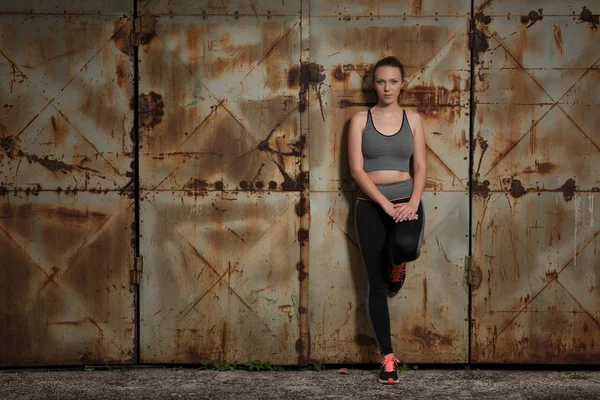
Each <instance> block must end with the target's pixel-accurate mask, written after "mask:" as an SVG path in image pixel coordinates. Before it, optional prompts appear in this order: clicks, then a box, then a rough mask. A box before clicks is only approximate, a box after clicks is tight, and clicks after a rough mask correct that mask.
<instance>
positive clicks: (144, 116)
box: [130, 92, 165, 128]
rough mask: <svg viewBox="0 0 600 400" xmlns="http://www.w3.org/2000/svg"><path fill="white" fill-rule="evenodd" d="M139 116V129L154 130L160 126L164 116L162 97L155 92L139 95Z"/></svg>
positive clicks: (131, 104) (131, 105)
mask: <svg viewBox="0 0 600 400" xmlns="http://www.w3.org/2000/svg"><path fill="white" fill-rule="evenodd" d="M138 106H139V116H140V127H142V128H154V127H155V126H156V125H158V124H160V123H161V121H162V118H163V115H165V111H164V107H165V104H164V102H163V97H162V96H161V95H160V94H158V93H155V92H150V93H149V94H141V95H140V97H139V103H138ZM130 107H131V109H133V99H132V101H131V103H130Z"/></svg>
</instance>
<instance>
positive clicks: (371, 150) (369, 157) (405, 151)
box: [362, 110, 414, 172]
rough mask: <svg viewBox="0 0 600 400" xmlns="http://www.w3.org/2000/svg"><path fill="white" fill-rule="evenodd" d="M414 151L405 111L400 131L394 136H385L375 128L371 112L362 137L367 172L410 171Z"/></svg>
mask: <svg viewBox="0 0 600 400" xmlns="http://www.w3.org/2000/svg"><path fill="white" fill-rule="evenodd" d="M413 149H414V139H413V134H412V130H411V129H410V125H409V123H408V119H407V118H406V112H405V111H404V110H403V111H402V125H401V126H400V130H399V131H398V132H396V133H394V134H393V135H384V134H383V133H381V132H379V131H378V130H377V128H375V125H374V124H373V117H371V110H369V112H368V114H367V124H366V126H365V130H364V131H363V136H362V153H363V159H364V170H365V172H369V171H377V170H397V171H409V162H410V157H411V156H412V154H413Z"/></svg>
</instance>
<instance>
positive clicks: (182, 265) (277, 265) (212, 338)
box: [140, 192, 302, 364]
mask: <svg viewBox="0 0 600 400" xmlns="http://www.w3.org/2000/svg"><path fill="white" fill-rule="evenodd" d="M298 203H299V194H298V193H249V192H205V193H197V194H196V195H194V194H193V193H189V192H176V193H174V194H172V193H171V192H147V193H146V195H145V197H144V199H143V201H142V210H141V212H142V232H143V237H142V249H143V251H144V254H145V259H146V260H147V262H146V263H145V264H144V278H143V282H142V284H141V287H140V288H141V303H142V304H143V306H142V308H141V332H142V333H141V348H142V361H143V362H161V363H162V362H177V363H199V362H202V361H210V360H213V359H226V360H229V361H238V362H245V361H247V360H254V359H259V360H269V361H270V362H272V363H277V364H295V363H296V362H297V356H295V353H296V351H295V345H296V339H297V337H298V313H299V310H298V301H299V299H298V277H299V276H300V275H301V273H302V272H301V271H299V268H298V264H299V263H298V262H299V252H298V237H297V233H296V230H295V227H296V225H297V223H298V218H297V215H296V208H297V207H296V206H297V205H298Z"/></svg>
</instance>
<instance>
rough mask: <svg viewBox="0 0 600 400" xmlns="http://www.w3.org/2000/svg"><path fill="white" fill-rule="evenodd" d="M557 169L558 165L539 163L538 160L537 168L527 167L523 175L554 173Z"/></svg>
mask: <svg viewBox="0 0 600 400" xmlns="http://www.w3.org/2000/svg"><path fill="white" fill-rule="evenodd" d="M555 168H556V165H555V164H553V163H550V162H538V161H537V160H536V161H535V167H533V168H532V167H527V168H525V169H524V170H523V171H522V173H523V174H535V173H539V174H548V173H550V172H552V171H553V170H554V169H555Z"/></svg>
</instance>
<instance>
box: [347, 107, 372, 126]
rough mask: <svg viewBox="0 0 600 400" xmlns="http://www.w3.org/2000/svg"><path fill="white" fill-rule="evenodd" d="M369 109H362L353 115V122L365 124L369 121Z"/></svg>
mask: <svg viewBox="0 0 600 400" xmlns="http://www.w3.org/2000/svg"><path fill="white" fill-rule="evenodd" d="M367 114H368V110H362V111H359V112H357V113H356V114H354V115H353V116H352V119H351V122H353V123H356V124H360V123H362V124H364V123H366V122H367Z"/></svg>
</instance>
